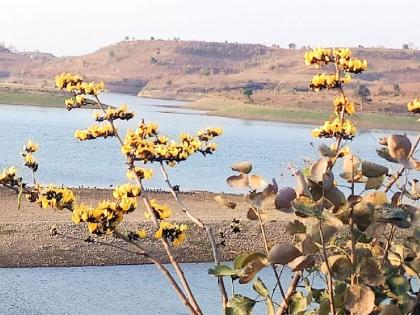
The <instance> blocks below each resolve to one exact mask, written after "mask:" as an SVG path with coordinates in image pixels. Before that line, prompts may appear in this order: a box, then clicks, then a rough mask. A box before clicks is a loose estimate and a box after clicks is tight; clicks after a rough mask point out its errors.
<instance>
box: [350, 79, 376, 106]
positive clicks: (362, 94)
mask: <svg viewBox="0 0 420 315" xmlns="http://www.w3.org/2000/svg"><path fill="white" fill-rule="evenodd" d="M354 95H355V96H356V97H358V98H360V100H361V101H362V104H361V109H362V110H363V105H364V103H369V102H371V101H372V96H371V95H370V90H369V89H368V87H367V86H366V85H364V84H357V85H356V87H355V89H354Z"/></svg>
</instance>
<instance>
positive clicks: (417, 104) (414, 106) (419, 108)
mask: <svg viewBox="0 0 420 315" xmlns="http://www.w3.org/2000/svg"><path fill="white" fill-rule="evenodd" d="M407 109H408V111H409V112H411V113H414V114H420V99H418V98H415V99H414V100H413V101H412V102H410V103H408V104H407Z"/></svg>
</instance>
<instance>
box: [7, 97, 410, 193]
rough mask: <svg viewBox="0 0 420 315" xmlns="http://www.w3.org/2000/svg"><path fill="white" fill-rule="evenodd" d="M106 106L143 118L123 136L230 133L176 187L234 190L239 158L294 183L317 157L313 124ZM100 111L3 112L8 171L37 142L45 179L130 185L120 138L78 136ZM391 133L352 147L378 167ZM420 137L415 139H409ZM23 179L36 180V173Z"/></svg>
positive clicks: (181, 171) (136, 103)
mask: <svg viewBox="0 0 420 315" xmlns="http://www.w3.org/2000/svg"><path fill="white" fill-rule="evenodd" d="M103 99H104V102H105V103H107V104H113V105H120V104H123V103H126V104H128V105H129V107H130V108H131V109H132V110H134V111H135V112H136V117H135V119H133V120H132V121H130V122H129V123H125V122H124V123H120V124H119V126H118V127H119V128H120V130H121V131H122V132H124V131H125V128H126V127H127V126H130V127H131V128H134V127H135V126H136V125H137V124H138V122H139V121H140V120H141V119H142V118H144V119H145V120H146V121H153V122H157V123H159V125H160V127H161V130H162V132H163V133H165V134H168V135H170V136H177V135H178V134H179V133H180V132H181V131H187V132H192V133H193V132H195V131H197V130H199V129H201V128H203V127H208V126H213V127H216V126H217V127H222V128H223V130H224V134H223V136H222V137H220V138H219V139H217V140H216V142H217V144H218V146H219V147H218V150H217V151H216V153H215V154H214V155H213V156H208V157H206V158H203V157H202V156H201V155H197V156H195V157H193V158H192V159H191V160H189V161H187V162H183V163H181V164H180V165H179V166H177V167H175V168H173V169H170V176H171V178H172V180H173V183H174V184H178V185H180V186H181V189H185V190H190V189H197V190H209V191H217V192H220V191H231V190H230V189H229V188H228V187H227V185H226V183H225V179H226V177H228V176H229V175H230V174H231V171H230V165H231V164H232V163H233V162H235V161H239V160H251V161H252V162H253V164H254V170H255V172H257V173H259V174H261V175H263V176H265V177H267V179H270V178H272V177H276V178H277V180H278V181H279V182H280V183H283V184H290V183H291V181H292V178H291V177H290V175H289V172H288V170H287V168H288V166H289V164H290V163H292V164H293V165H294V166H295V167H301V166H303V164H304V159H305V158H306V159H314V158H315V157H316V155H315V151H314V149H313V147H311V146H310V143H314V145H315V146H317V144H318V140H314V139H313V138H312V137H311V135H310V131H311V129H312V128H313V126H307V125H298V124H284V123H272V122H263V121H247V120H240V119H231V118H221V117H212V116H206V115H203V114H202V113H200V112H197V111H192V110H183V109H179V108H176V106H179V105H181V104H182V102H178V101H167V100H153V99H144V98H140V97H136V96H130V95H124V94H112V93H108V94H104V96H103ZM92 113H93V110H88V109H82V110H73V111H71V112H68V111H67V110H65V109H64V108H42V107H30V106H10V105H2V106H0V134H1V137H0V147H1V155H0V168H3V167H6V166H9V165H16V164H17V161H20V160H21V157H20V155H19V152H20V150H21V147H22V145H23V144H24V143H25V142H26V141H27V139H29V138H31V139H33V140H34V141H36V142H37V143H39V144H40V146H41V150H40V152H39V153H38V154H37V156H38V157H39V164H40V167H39V171H38V174H37V176H38V178H39V180H40V181H41V182H48V183H49V182H52V183H56V184H64V185H69V186H76V187H77V186H80V185H84V186H91V187H109V186H110V185H116V184H121V183H124V182H125V181H126V179H125V165H124V158H123V156H122V155H121V153H120V151H119V147H118V144H117V142H116V140H115V139H99V140H94V141H85V142H80V141H78V140H77V139H75V138H74V137H73V133H74V131H75V130H76V129H84V128H86V127H87V126H89V125H90V124H91V123H92ZM384 134H385V132H383V131H382V132H375V131H370V132H365V133H363V134H361V135H360V136H359V137H358V138H357V140H356V141H355V142H354V144H352V148H353V151H354V152H356V153H358V154H360V155H361V156H362V157H364V158H366V159H369V160H372V161H375V160H378V159H379V158H378V157H377V156H376V153H375V148H377V147H378V145H377V139H378V138H379V137H381V136H383V135H384ZM409 135H410V136H412V137H414V133H409ZM23 172H24V173H23V175H24V177H26V178H28V179H29V178H30V176H29V172H28V171H27V170H23ZM155 174H156V176H155V177H154V179H153V180H152V181H150V182H149V183H148V185H147V186H148V187H151V188H163V187H164V186H163V185H162V182H161V179H162V178H161V176H160V173H159V170H158V169H156V172H155Z"/></svg>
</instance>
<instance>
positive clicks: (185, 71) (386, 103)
mask: <svg viewBox="0 0 420 315" xmlns="http://www.w3.org/2000/svg"><path fill="white" fill-rule="evenodd" d="M305 51H306V50H302V49H296V50H290V49H282V48H278V47H266V46H263V45H254V44H235V43H209V42H195V41H175V40H173V41H164V40H147V41H146V40H138V41H123V42H120V43H117V44H115V45H111V46H108V47H104V48H102V49H100V50H98V51H96V52H94V53H91V54H88V55H83V56H77V57H59V58H57V57H54V56H52V55H50V54H41V53H37V54H28V53H25V54H23V53H12V52H10V51H8V50H7V49H0V80H1V81H2V82H15V83H29V84H36V85H44V86H48V85H50V84H52V78H53V77H54V76H55V75H56V74H58V73H61V72H67V71H69V72H70V71H71V72H78V73H82V74H85V75H86V76H87V77H89V78H92V79H98V80H103V81H105V82H106V83H107V85H108V89H109V90H111V91H120V92H128V93H138V92H140V94H141V95H143V96H148V97H161V98H165V97H166V98H179V99H197V98H199V97H201V96H203V95H204V94H205V95H207V94H212V95H213V96H214V95H217V96H220V95H223V97H227V98H230V99H241V98H243V96H242V94H241V91H242V89H243V88H251V89H253V90H254V94H253V100H254V102H255V103H258V104H262V105H270V106H277V105H281V106H287V107H293V108H301V107H302V108H304V107H305V106H306V104H307V102H309V101H310V102H311V104H312V105H313V106H314V107H315V108H316V107H318V106H321V105H324V104H325V99H327V100H328V99H329V98H327V97H325V95H324V94H321V95H317V96H315V94H314V93H308V91H307V83H308V81H309V80H310V78H311V75H312V74H314V73H316V70H315V69H311V68H309V67H306V66H305V65H304V64H303V54H304V52H305ZM354 55H356V56H358V57H360V58H365V59H367V60H368V61H369V70H368V71H367V72H366V73H364V74H363V75H361V76H359V77H358V79H357V81H355V83H362V84H366V85H367V86H368V87H369V89H370V90H371V93H372V96H373V102H372V103H371V104H369V106H366V108H367V109H370V110H372V111H375V110H379V109H381V110H383V109H386V110H392V111H393V112H402V111H403V110H402V108H403V106H405V103H406V101H407V100H408V99H410V98H411V97H413V96H414V95H415V94H416V93H418V92H419V91H420V51H416V50H400V49H385V48H355V49H354ZM394 84H398V85H399V87H400V90H401V91H400V92H399V93H396V94H398V95H394V92H393V85H394Z"/></svg>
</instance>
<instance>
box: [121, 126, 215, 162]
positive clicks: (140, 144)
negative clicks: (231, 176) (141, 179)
mask: <svg viewBox="0 0 420 315" xmlns="http://www.w3.org/2000/svg"><path fill="white" fill-rule="evenodd" d="M220 133H221V130H220V129H207V130H206V131H202V132H201V133H200V136H192V135H190V134H188V133H181V135H180V137H179V141H178V142H175V141H169V139H168V138H167V137H164V136H160V135H159V134H158V127H157V125H155V124H144V122H142V123H141V125H140V126H139V128H137V129H136V130H135V131H133V130H128V131H127V134H126V137H125V140H124V145H123V147H122V152H123V153H124V154H126V155H129V156H132V157H133V158H134V159H135V160H140V161H142V162H143V163H147V162H166V163H168V164H169V165H172V164H173V163H176V162H180V161H184V160H186V159H187V158H188V157H190V156H191V155H192V154H194V153H196V152H201V153H202V154H204V155H206V154H211V153H212V152H213V151H214V150H215V149H216V145H215V144H214V143H209V142H208V140H209V139H211V138H213V137H215V136H217V135H219V134H220ZM200 137H201V139H208V140H205V141H201V140H200Z"/></svg>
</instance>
